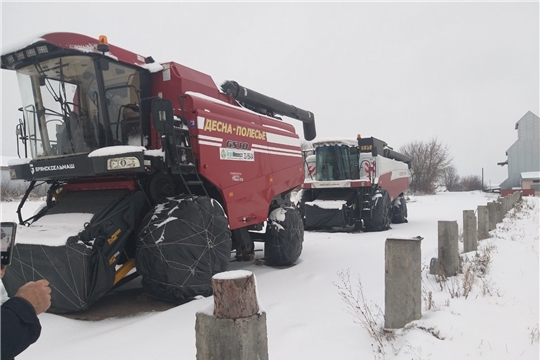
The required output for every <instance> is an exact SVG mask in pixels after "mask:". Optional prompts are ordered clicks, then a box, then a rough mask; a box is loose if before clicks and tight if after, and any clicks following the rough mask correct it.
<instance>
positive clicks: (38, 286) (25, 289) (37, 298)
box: [15, 279, 51, 315]
mask: <svg viewBox="0 0 540 360" xmlns="http://www.w3.org/2000/svg"><path fill="white" fill-rule="evenodd" d="M15 296H18V297H22V298H23V299H26V300H28V301H29V302H30V304H32V306H34V309H36V314H37V315H39V314H41V313H42V312H45V311H47V309H48V308H49V307H50V306H51V288H50V287H49V282H48V281H47V280H45V279H42V280H38V281H31V282H29V283H26V284H24V285H23V286H21V287H20V288H19V290H18V291H17V293H16V294H15Z"/></svg>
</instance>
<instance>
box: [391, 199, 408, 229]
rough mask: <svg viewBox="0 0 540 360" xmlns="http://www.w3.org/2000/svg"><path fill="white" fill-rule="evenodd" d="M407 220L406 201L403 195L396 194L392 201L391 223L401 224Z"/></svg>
mask: <svg viewBox="0 0 540 360" xmlns="http://www.w3.org/2000/svg"><path fill="white" fill-rule="evenodd" d="M406 222H408V221H407V203H406V201H405V197H404V196H403V195H400V196H398V197H397V198H395V199H394V202H393V203H392V223H393V224H402V223H406Z"/></svg>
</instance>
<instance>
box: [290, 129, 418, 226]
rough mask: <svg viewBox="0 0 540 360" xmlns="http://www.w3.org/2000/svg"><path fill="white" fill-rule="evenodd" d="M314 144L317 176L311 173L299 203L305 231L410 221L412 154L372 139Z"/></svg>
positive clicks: (326, 141) (387, 224)
mask: <svg viewBox="0 0 540 360" xmlns="http://www.w3.org/2000/svg"><path fill="white" fill-rule="evenodd" d="M312 145H313V147H314V150H315V169H314V171H313V172H314V173H315V174H316V175H315V177H314V178H313V177H306V180H305V182H304V184H303V185H302V188H303V189H302V191H301V194H300V201H299V202H298V208H299V210H300V212H301V214H302V215H303V220H304V227H305V229H306V230H325V231H358V230H364V231H382V230H387V229H389V228H390V223H403V222H407V205H406V202H405V198H404V196H403V193H404V191H405V190H407V189H408V187H409V181H410V171H409V168H410V161H411V159H410V158H409V157H408V156H406V155H403V154H400V153H398V152H396V151H394V150H392V149H391V148H390V147H388V146H387V144H386V143H385V142H384V141H381V140H379V139H376V138H373V137H370V138H361V137H360V136H358V138H357V139H356V140H348V139H329V140H318V141H316V142H314V143H313V144H312ZM311 156H313V155H311ZM307 160H308V159H307V158H306V163H307Z"/></svg>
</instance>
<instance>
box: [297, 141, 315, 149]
mask: <svg viewBox="0 0 540 360" xmlns="http://www.w3.org/2000/svg"><path fill="white" fill-rule="evenodd" d="M300 148H301V149H302V151H306V150H312V149H313V145H312V144H311V143H310V142H309V141H305V140H301V141H300Z"/></svg>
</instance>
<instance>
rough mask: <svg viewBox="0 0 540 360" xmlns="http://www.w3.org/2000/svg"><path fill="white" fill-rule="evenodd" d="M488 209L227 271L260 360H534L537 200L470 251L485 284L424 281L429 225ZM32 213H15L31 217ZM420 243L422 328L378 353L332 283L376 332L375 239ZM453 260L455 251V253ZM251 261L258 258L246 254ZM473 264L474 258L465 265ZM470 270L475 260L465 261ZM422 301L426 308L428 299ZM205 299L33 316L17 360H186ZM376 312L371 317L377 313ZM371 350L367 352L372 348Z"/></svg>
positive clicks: (8, 208) (432, 204) (467, 197)
mask: <svg viewBox="0 0 540 360" xmlns="http://www.w3.org/2000/svg"><path fill="white" fill-rule="evenodd" d="M495 198H496V196H495V195H492V194H484V193H481V192H467V193H439V194H437V195H434V196H415V197H411V199H410V201H409V203H408V209H409V223H408V224H399V225H393V226H392V229H391V230H389V231H385V232H381V233H356V234H347V233H345V234H343V233H322V232H306V234H305V241H304V251H303V253H302V256H301V258H300V260H299V261H298V262H297V264H296V265H295V266H293V267H290V268H287V269H275V268H270V267H265V266H257V265H254V264H251V263H231V268H230V270H249V271H252V272H253V273H254V274H255V276H256V277H257V284H258V291H259V296H260V299H259V300H260V303H261V305H262V307H263V308H264V310H265V311H266V313H267V317H268V323H267V326H268V346H269V355H270V358H271V359H281V360H288V359H291V360H292V359H294V360H297V359H321V360H327V359H341V360H347V359H351V360H352V359H384V358H386V359H415V360H420V359H422V360H425V359H437V360H439V359H452V360H455V359H465V358H469V359H538V358H539V342H538V341H539V340H538V338H539V305H538V301H539V295H538V292H539V267H538V264H539V262H538V258H539V257H538V254H539V226H540V223H539V221H540V220H539V219H540V203H539V200H540V199H539V198H527V199H525V200H524V202H523V205H522V206H521V210H520V211H519V212H515V210H512V211H511V212H510V213H509V214H508V215H507V217H506V218H505V219H504V222H503V223H500V224H498V225H497V229H496V230H494V231H492V232H491V233H490V235H491V237H490V239H488V240H483V241H481V242H480V245H479V252H478V253H479V254H481V255H483V257H482V260H483V263H486V262H488V261H487V260H490V266H489V268H488V271H487V274H485V275H484V276H482V277H475V280H476V281H475V283H474V285H473V288H472V290H471V291H470V293H469V294H468V296H467V297H466V298H465V296H463V275H460V276H457V277H454V278H450V279H449V280H447V281H446V283H438V282H437V281H436V280H435V277H434V276H432V275H429V274H428V264H429V261H430V259H431V258H432V257H436V256H437V221H438V220H457V222H458V224H459V227H460V232H461V229H462V216H463V215H462V211H463V210H476V207H477V206H478V205H485V204H486V203H487V202H489V201H492V200H494V199H495ZM1 205H2V212H1V213H2V221H11V220H13V221H16V214H15V210H16V207H17V204H16V203H1ZM38 207H39V203H37V202H34V203H30V204H28V205H27V208H26V210H25V211H26V212H28V214H30V213H32V212H33V209H35V208H38ZM414 236H421V237H423V238H424V240H423V241H422V263H423V272H422V286H423V296H422V297H423V304H422V318H421V319H420V320H418V321H415V322H413V323H410V324H408V325H407V326H406V328H405V329H402V330H397V331H396V332H395V333H394V338H393V340H386V338H383V344H384V348H383V351H384V353H378V352H376V351H375V352H373V349H374V348H375V349H376V341H375V340H374V339H373V338H372V337H370V336H369V334H368V332H367V331H366V330H365V329H364V328H363V327H362V326H361V325H360V324H358V323H355V322H354V320H355V318H354V315H353V314H352V313H351V312H350V311H348V308H347V306H346V304H345V303H344V301H343V300H342V298H341V297H340V295H339V289H338V287H337V285H339V284H341V279H340V276H339V273H346V272H347V271H348V272H349V273H350V285H351V287H352V289H353V292H356V290H357V289H358V284H359V282H361V286H362V289H363V292H364V296H365V298H366V305H367V306H368V307H370V309H371V311H372V312H373V314H374V317H375V322H376V323H377V326H378V327H379V328H382V326H383V324H384V316H383V314H382V312H378V310H377V309H384V243H385V239H386V238H390V237H392V238H396V237H397V238H409V237H414ZM460 247H461V249H462V248H463V244H462V243H460ZM256 254H257V256H258V257H262V252H257V253H256ZM466 257H467V258H468V259H471V260H469V261H466V262H465V263H466V264H469V265H470V264H477V265H478V264H479V261H476V262H475V260H474V259H475V258H474V254H473V253H469V254H467V255H466ZM477 259H478V257H477ZM430 292H431V296H430V295H429V293H430ZM212 301H213V299H212V298H211V297H210V298H205V299H201V300H196V301H192V302H190V303H187V304H184V305H182V306H179V307H176V308H173V309H170V310H167V311H164V312H152V313H145V314H139V315H135V316H132V317H129V318H122V319H107V320H102V321H98V322H88V321H80V320H72V319H67V318H65V317H62V316H58V315H53V314H42V315H40V319H41V322H42V325H43V331H42V335H41V338H40V339H39V340H38V342H37V343H35V344H34V345H32V346H31V347H30V348H28V349H27V350H26V351H25V352H24V353H23V354H21V355H20V356H18V357H17V359H18V360H25V359H41V360H46V359H77V360H85V359H96V358H100V359H115V358H120V357H126V358H132V359H195V357H196V350H195V313H196V312H197V311H199V310H200V309H203V308H205V307H207V306H208V305H210V304H211V303H212ZM381 311H382V310H381ZM372 344H373V346H372Z"/></svg>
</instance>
